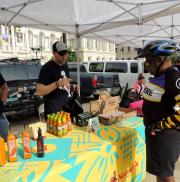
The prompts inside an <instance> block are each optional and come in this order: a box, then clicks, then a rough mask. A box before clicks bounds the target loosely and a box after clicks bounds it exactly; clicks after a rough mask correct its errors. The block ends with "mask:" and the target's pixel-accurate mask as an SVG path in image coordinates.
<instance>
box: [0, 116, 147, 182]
mask: <svg viewBox="0 0 180 182" xmlns="http://www.w3.org/2000/svg"><path fill="white" fill-rule="evenodd" d="M44 142H45V148H46V149H45V156H44V157H43V158H38V157H37V151H36V142H35V141H31V148H32V158H31V159H26V160H25V159H24V158H23V150H22V140H21V139H18V140H17V144H18V146H19V148H18V161H17V162H13V163H9V162H7V163H6V165H4V166H3V167H0V181H2V182H6V181H8V182H10V181H13V182H15V181H18V182H21V181H29V182H32V181H44V182H48V181H53V182H55V181H58V182H59V181H60V182H68V181H77V182H91V181H92V182H95V181H96V182H106V181H107V182H115V181H122V182H123V181H124V182H141V181H142V180H143V179H144V177H145V157H146V156H145V136H144V125H143V120H142V118H139V117H133V118H130V119H128V120H127V121H126V123H125V122H124V124H123V123H122V125H121V126H117V125H112V126H104V125H101V127H100V130H98V131H97V132H96V133H88V132H87V129H86V128H81V127H77V126H73V130H72V131H70V132H69V133H68V134H67V135H66V136H64V137H63V138H58V137H56V136H53V135H50V134H48V135H47V137H46V138H45V140H44Z"/></svg>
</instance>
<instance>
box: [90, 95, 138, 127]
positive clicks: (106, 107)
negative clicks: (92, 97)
mask: <svg viewBox="0 0 180 182" xmlns="http://www.w3.org/2000/svg"><path fill="white" fill-rule="evenodd" d="M103 95H106V93H104V92H103ZM100 98H102V96H101V95H100V96H99V99H98V100H96V101H91V102H90V112H91V114H94V115H97V116H98V118H99V121H100V123H102V124H104V125H112V124H115V123H116V122H121V121H124V120H127V119H128V118H131V117H135V116H137V112H136V111H132V110H130V109H129V108H123V107H119V103H120V100H121V99H120V97H119V96H115V97H108V93H107V97H105V96H104V97H103V99H100ZM104 98H106V99H104Z"/></svg>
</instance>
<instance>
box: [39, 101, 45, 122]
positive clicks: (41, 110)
mask: <svg viewBox="0 0 180 182" xmlns="http://www.w3.org/2000/svg"><path fill="white" fill-rule="evenodd" d="M38 114H39V120H40V121H42V120H43V117H42V114H44V104H41V105H40V106H39V108H38Z"/></svg>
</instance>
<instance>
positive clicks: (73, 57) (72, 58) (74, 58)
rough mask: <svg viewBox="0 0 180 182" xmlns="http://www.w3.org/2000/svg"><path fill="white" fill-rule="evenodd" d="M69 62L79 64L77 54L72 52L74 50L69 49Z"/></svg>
mask: <svg viewBox="0 0 180 182" xmlns="http://www.w3.org/2000/svg"><path fill="white" fill-rule="evenodd" d="M68 61H69V62H77V56H76V54H75V52H73V51H72V49H71V48H70V47H69V48H68Z"/></svg>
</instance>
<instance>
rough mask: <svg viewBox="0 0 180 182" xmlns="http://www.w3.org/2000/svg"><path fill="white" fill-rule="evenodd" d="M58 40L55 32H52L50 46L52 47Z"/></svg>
mask: <svg viewBox="0 0 180 182" xmlns="http://www.w3.org/2000/svg"><path fill="white" fill-rule="evenodd" d="M55 41H56V37H55V35H54V34H51V35H50V46H51V47H52V45H53V44H54V43H55Z"/></svg>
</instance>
